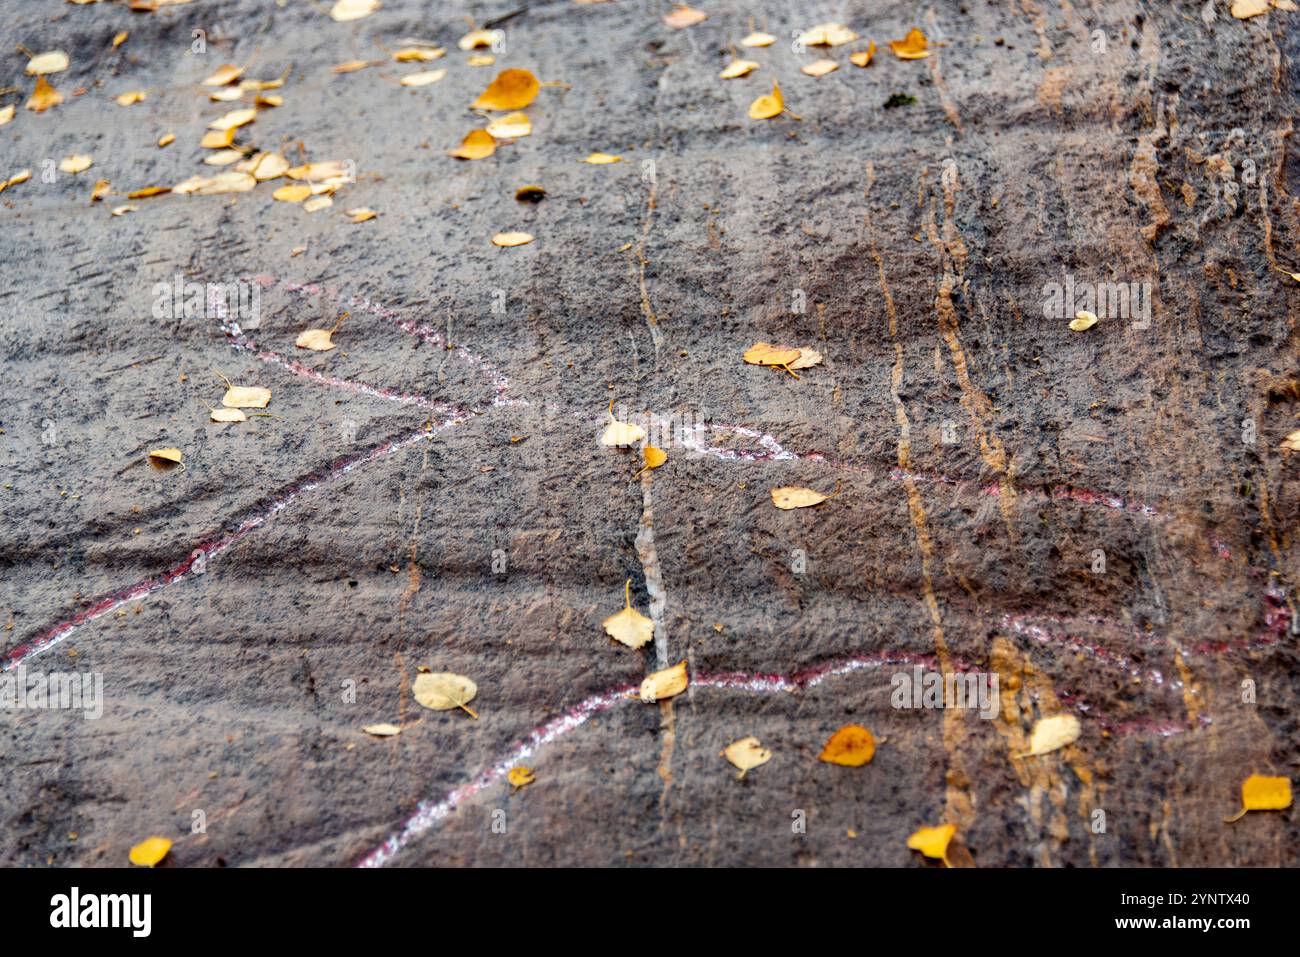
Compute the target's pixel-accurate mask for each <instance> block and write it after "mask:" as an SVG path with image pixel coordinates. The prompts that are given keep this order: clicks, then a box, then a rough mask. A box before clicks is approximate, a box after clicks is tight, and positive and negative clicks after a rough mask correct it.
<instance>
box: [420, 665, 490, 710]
mask: <svg viewBox="0 0 1300 957" xmlns="http://www.w3.org/2000/svg"><path fill="white" fill-rule="evenodd" d="M411 693H412V694H413V695H414V697H415V700H416V701H418V702H419V703H420V704H422V705H424V707H426V708H429V709H430V710H432V711H451V710H453V709H455V708H460V709H461V710H462V711H464V712H465V713H466V714H468V715H469V716H470V717H471V718H477V717H478V715H477V714H475V713H474V712H473V711H472V710H471V709H470V708H468V707H466V705H468V704H469V703H470V702H471V701H473V700H474V696H475V695H476V694H478V685H476V684H474V682H473V681H471V680H470V679H469V678H466V677H465V676H464V675H458V674H453V673H452V672H450V671H427V672H424V673H423V674H419V675H416V676H415V681H414V683H412V685H411Z"/></svg>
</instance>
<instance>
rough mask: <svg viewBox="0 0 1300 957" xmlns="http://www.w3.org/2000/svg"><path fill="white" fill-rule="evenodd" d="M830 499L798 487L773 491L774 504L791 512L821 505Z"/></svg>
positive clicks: (789, 486) (785, 486)
mask: <svg viewBox="0 0 1300 957" xmlns="http://www.w3.org/2000/svg"><path fill="white" fill-rule="evenodd" d="M828 498H830V496H829V495H823V494H822V493H821V492H816V491H814V490H812V489H810V488H800V487H799V486H797V485H782V486H781V487H779V488H774V489H772V504H773V505H775V506H776V507H777V508H779V509H784V510H786V511H789V510H790V509H792V508H808V507H809V506H810V505H820V504H821V503H822V502H824V501H826V500H827V499H828Z"/></svg>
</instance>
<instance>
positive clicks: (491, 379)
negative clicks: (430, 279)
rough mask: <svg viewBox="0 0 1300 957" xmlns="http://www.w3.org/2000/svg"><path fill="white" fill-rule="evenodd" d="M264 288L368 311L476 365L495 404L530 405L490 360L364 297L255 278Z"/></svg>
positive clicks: (326, 288)
mask: <svg viewBox="0 0 1300 957" xmlns="http://www.w3.org/2000/svg"><path fill="white" fill-rule="evenodd" d="M252 279H253V281H255V282H257V283H258V284H259V285H261V286H262V287H264V288H270V287H272V286H274V285H276V284H277V283H278V284H279V286H280V288H282V289H284V290H285V291H286V292H290V293H296V294H298V295H302V296H318V295H324V296H325V297H326V298H327V299H329V300H330V301H331V302H334V303H335V304H336V305H339V306H344V307H347V308H348V309H361V310H364V311H366V312H369V313H370V314H371V315H374V316H378V317H379V318H381V319H383V320H384V321H385V322H389V323H391V324H392V325H394V326H395V327H396V328H398V329H400V330H401V331H402V332H405V333H407V334H408V335H413V336H415V337H416V338H418V339H420V340H422V341H424V342H427V343H428V344H429V345H431V346H434V347H435V348H437V349H450V351H451V352H452V353H453V354H454V355H456V356H457V357H458V358H459V359H461V360H462V361H464V362H466V363H467V364H469V365H470V366H473V367H474V368H475V369H476V370H478V373H479V374H480V375H481V376H483V378H484V379H486V380H487V381H488V383H489V384H490V385H491V386H492V391H493V399H492V404H493V405H494V406H497V405H508V406H527V405H529V404H530V403H529V402H528V400H527V399H513V398H510V397H509V395H508V394H507V393H508V392H509V390H510V379H509V378H508V377H507V376H506V374H505V373H504V372H502V371H501V370H500V369H498V368H497V367H496V366H494V365H493V364H492V363H491V362H489V361H488V360H487V359H485V358H483V357H482V356H480V355H478V354H477V353H475V352H471V351H470V350H469V349H467V348H466V347H465V346H449V344H448V342H447V340H446V338H445V337H444V336H443V335H442V333H440V332H439V331H438V330H437V329H434V328H433V327H432V326H429V325H425V324H423V323H418V322H415V321H413V320H411V319H403V318H402V317H401V315H400V314H399V313H397V312H395V311H394V310H392V309H389V308H388V307H387V306H384V305H382V304H380V303H377V302H374V301H373V300H371V299H368V298H366V297H364V296H354V295H349V294H346V293H343V292H342V291H340V290H339V289H338V287H336V286H326V287H324V288H322V287H321V286H319V285H317V284H315V283H308V284H303V283H296V282H292V281H290V280H287V279H277V278H276V277H275V276H270V275H261V276H254V277H252Z"/></svg>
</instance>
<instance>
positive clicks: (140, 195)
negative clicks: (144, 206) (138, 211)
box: [126, 186, 172, 199]
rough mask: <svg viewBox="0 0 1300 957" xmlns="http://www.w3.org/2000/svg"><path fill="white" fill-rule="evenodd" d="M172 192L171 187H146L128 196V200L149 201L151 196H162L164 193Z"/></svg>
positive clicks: (135, 190)
mask: <svg viewBox="0 0 1300 957" xmlns="http://www.w3.org/2000/svg"><path fill="white" fill-rule="evenodd" d="M170 192H172V188H171V187H170V186H146V187H144V188H143V189H133V190H131V192H129V193H127V194H126V198H127V199H148V198H149V197H150V196H161V195H162V194H163V193H170Z"/></svg>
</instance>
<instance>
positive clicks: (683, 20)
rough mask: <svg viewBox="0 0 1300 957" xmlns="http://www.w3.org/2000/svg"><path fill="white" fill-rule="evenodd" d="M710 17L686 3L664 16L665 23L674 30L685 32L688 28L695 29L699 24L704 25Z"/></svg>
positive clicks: (680, 4) (678, 5)
mask: <svg viewBox="0 0 1300 957" xmlns="http://www.w3.org/2000/svg"><path fill="white" fill-rule="evenodd" d="M708 17H709V15H708V14H707V13H705V12H704V11H703V10H696V9H695V8H694V7H688V6H687V5H686V4H684V3H679V4H677V6H675V7H673V9H672V10H670V11H668V13H666V14H664V23H666V24H668V26H670V27H672V28H673V29H674V30H685V29H686V28H687V27H693V26H695V24H697V23H703V22H704V21H705V20H707V19H708Z"/></svg>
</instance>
